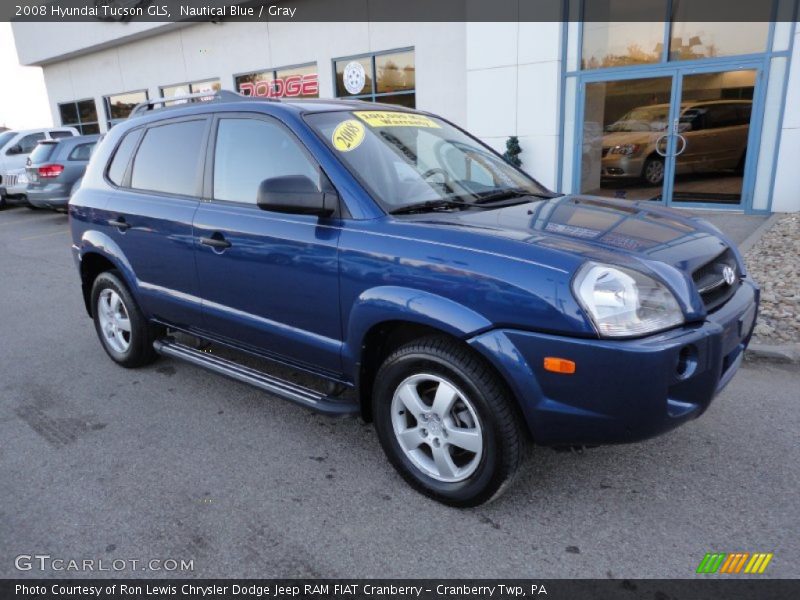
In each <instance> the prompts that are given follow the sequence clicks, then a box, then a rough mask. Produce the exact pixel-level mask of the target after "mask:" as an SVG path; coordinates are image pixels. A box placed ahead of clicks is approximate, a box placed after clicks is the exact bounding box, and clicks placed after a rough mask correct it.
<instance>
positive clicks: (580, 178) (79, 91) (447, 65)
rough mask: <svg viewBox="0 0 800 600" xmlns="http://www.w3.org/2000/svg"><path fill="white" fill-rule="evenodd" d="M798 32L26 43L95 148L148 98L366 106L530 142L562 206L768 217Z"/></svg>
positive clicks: (155, 37) (81, 32)
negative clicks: (620, 204)
mask: <svg viewBox="0 0 800 600" xmlns="http://www.w3.org/2000/svg"><path fill="white" fill-rule="evenodd" d="M657 3H658V2H656V4H657ZM612 4H613V3H612ZM651 4H652V2H651ZM663 4H664V5H665V7H666V6H667V5H668V4H669V2H668V0H663ZM782 4H783V3H782V2H780V0H779V1H778V2H777V5H776V9H775V10H776V11H780V10H782V8H781V6H782ZM787 4H794V3H793V2H791V0H790V2H789V3H787ZM665 14H667V12H666V10H665ZM776 14H777V13H776ZM796 18H797V17H796V15H794V14H792V16H791V19H794V20H790V19H781V20H778V21H774V22H755V23H752V22H751V23H736V22H718V23H716V22H692V21H691V20H690V19H689V18H688V17H686V18H684V19H680V18H675V20H674V21H672V22H670V21H660V22H615V21H614V20H613V14H612V15H611V18H609V20H608V21H599V20H586V21H577V20H576V21H572V22H566V21H565V22H491V23H488V22H435V23H431V22H420V23H416V22H415V23H398V22H345V23H320V22H234V21H226V20H224V19H223V20H221V21H219V22H203V23H153V22H138V21H133V22H102V21H94V22H83V23H20V22H18V23H14V24H13V31H14V36H15V41H16V47H17V52H18V55H19V60H20V63H21V64H24V65H38V66H41V67H42V69H43V71H44V78H45V83H46V86H47V93H48V96H49V101H50V106H51V110H52V114H53V120H54V122H55V124H57V125H72V126H75V127H77V128H78V129H79V130H80V131H82V132H84V133H91V132H104V131H107V130H108V129H109V128H110V127H112V126H113V125H114V124H115V123H117V122H118V121H119V120H120V119H124V118H126V117H127V114H128V112H129V111H130V109H131V108H132V107H133V106H134V105H135V104H136V103H138V102H141V101H144V100H147V99H154V98H157V97H160V96H179V95H183V94H187V93H198V92H209V93H210V92H211V91H213V90H216V89H220V88H222V89H228V90H235V91H238V92H240V93H243V94H247V95H255V96H268V97H283V98H287V97H288V98H297V97H321V98H336V97H340V98H341V97H345V98H360V99H363V100H367V101H377V102H385V103H390V104H397V105H402V106H407V107H415V108H417V109H420V110H425V111H431V112H434V113H437V114H440V115H442V116H444V117H446V118H447V119H449V120H451V121H453V122H455V123H456V124H458V125H460V126H462V127H464V128H466V129H467V130H469V131H470V132H471V133H473V134H474V135H476V136H478V137H479V138H481V139H482V140H483V141H485V142H486V143H487V144H489V145H491V146H492V147H494V148H496V149H498V150H499V151H501V152H502V151H505V149H506V142H507V141H508V139H509V137H510V136H517V137H518V138H519V144H520V146H521V148H522V154H521V155H520V159H521V160H522V163H523V168H524V169H525V170H526V171H528V172H529V173H530V174H531V175H533V176H534V177H535V178H537V179H538V180H539V181H541V182H542V183H544V184H545V185H547V186H548V187H550V188H552V189H555V190H557V191H561V192H585V193H591V194H597V195H603V196H610V197H616V198H624V199H631V200H641V199H647V200H653V201H657V202H662V203H665V204H667V205H671V206H678V207H695V208H712V209H726V210H737V211H743V212H746V213H767V212H783V211H798V210H800V158H798V157H800V26H799V25H800V24H798V23H797V21H796Z"/></svg>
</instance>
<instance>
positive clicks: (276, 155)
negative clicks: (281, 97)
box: [214, 119, 319, 203]
mask: <svg viewBox="0 0 800 600" xmlns="http://www.w3.org/2000/svg"><path fill="white" fill-rule="evenodd" d="M282 175H305V176H306V177H308V178H309V179H311V180H312V181H313V182H314V183H315V184H317V185H319V171H318V170H317V168H316V166H315V165H314V164H313V163H312V162H311V160H310V159H309V157H308V156H307V155H306V153H305V152H304V151H303V150H302V149H301V147H300V145H299V143H298V142H297V140H296V139H294V137H293V136H292V134H291V133H289V132H288V131H286V130H285V129H284V128H283V127H282V126H280V125H278V124H277V123H273V122H270V121H262V120H256V119H222V120H221V121H220V122H219V127H218V129H217V145H216V149H215V152H214V198H218V199H220V200H233V201H237V202H252V203H255V201H256V192H257V191H258V186H259V184H260V183H261V182H262V181H263V180H265V179H269V178H270V177H280V176H282Z"/></svg>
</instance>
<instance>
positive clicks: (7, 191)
mask: <svg viewBox="0 0 800 600" xmlns="http://www.w3.org/2000/svg"><path fill="white" fill-rule="evenodd" d="M73 135H78V130H77V129H75V128H74V127H48V128H45V129H25V130H20V131H3V132H2V133H0V207H3V206H5V204H6V199H9V200H10V199H20V198H24V197H25V189H26V188H27V186H28V178H27V176H26V175H25V165H26V163H27V161H28V155H29V154H30V153H31V152H32V151H33V149H34V148H35V147H36V144H38V143H39V142H40V141H42V140H54V139H58V138H62V137H70V136H73Z"/></svg>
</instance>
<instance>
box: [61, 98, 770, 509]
mask: <svg viewBox="0 0 800 600" xmlns="http://www.w3.org/2000/svg"><path fill="white" fill-rule="evenodd" d="M69 213H70V222H71V228H72V242H73V246H72V248H73V252H74V255H75V258H76V261H77V264H78V268H79V271H80V277H81V282H82V287H83V296H84V298H85V302H86V309H87V311H88V312H89V314H90V315H91V317H92V318H93V319H94V324H95V328H96V330H97V334H98V336H99V338H100V341H101V343H102V345H103V347H104V349H105V351H106V352H107V353H108V355H109V356H110V357H111V358H112V359H113V360H114V361H116V362H117V363H119V364H120V365H122V366H124V367H138V366H142V365H145V364H148V363H149V362H151V361H152V360H154V359H155V358H156V357H157V356H158V355H159V354H164V355H168V356H171V357H174V358H178V359H183V360H186V361H188V362H190V363H193V364H195V365H198V366H200V367H203V368H206V369H209V370H211V371H215V372H217V373H220V374H224V375H227V376H229V377H232V378H234V379H237V380H240V381H243V382H246V383H249V384H251V385H254V386H257V387H259V388H261V389H263V390H266V391H268V392H270V393H272V394H273V395H277V396H280V397H282V398H285V399H288V400H290V401H294V402H296V403H299V404H301V405H303V406H306V407H308V408H310V409H312V410H315V411H319V412H322V413H327V414H329V415H360V416H362V417H363V418H364V419H366V420H368V421H369V420H371V421H373V422H374V424H375V427H376V430H377V433H378V438H379V439H380V443H381V445H382V446H383V449H384V451H385V453H386V455H387V457H388V459H389V461H390V462H391V463H392V465H394V467H395V468H396V469H397V470H398V472H399V473H400V474H401V475H402V476H403V477H404V478H405V479H406V480H407V481H408V482H409V483H410V484H411V485H413V486H414V487H415V488H416V489H418V490H420V491H422V492H424V493H425V494H428V495H429V496H432V497H434V498H436V499H438V500H440V501H442V502H445V503H448V504H452V505H457V506H470V505H476V504H480V503H482V502H485V501H487V500H490V499H492V498H494V497H495V496H497V495H498V494H499V493H500V492H501V491H502V490H503V489H504V488H505V487H506V484H507V483H508V482H510V481H511V479H512V477H513V475H514V473H515V471H516V470H517V468H518V466H519V464H520V461H521V459H522V455H523V449H524V446H525V445H526V444H528V443H529V442H530V441H531V440H532V441H533V442H534V443H536V444H539V445H545V446H573V445H597V444H606V443H620V442H633V441H636V440H642V439H645V438H648V437H651V436H655V435H658V434H661V433H664V432H666V431H669V430H670V429H673V428H674V427H677V426H678V425H681V424H682V423H685V422H687V421H688V420H690V419H693V418H695V417H697V416H699V415H700V414H702V413H703V412H704V411H705V410H706V408H708V406H709V404H710V402H711V400H712V398H714V396H715V395H716V394H717V393H718V392H719V391H720V390H721V389H722V388H723V387H724V386H725V385H726V384H727V383H728V382H729V381H730V380H731V378H732V377H733V375H734V374H735V372H736V370H737V368H738V366H739V364H740V362H741V360H742V356H743V352H744V349H745V347H746V345H747V343H748V342H749V339H750V335H751V332H752V329H753V325H754V322H755V317H756V310H757V304H758V288H757V286H756V285H755V284H754V283H753V282H752V281H751V280H750V279H749V278H748V277H747V274H746V273H745V269H744V265H743V263H742V259H741V256H740V255H739V253H738V251H737V249H736V248H735V247H734V246H733V245H732V243H731V242H730V241H729V240H727V239H726V238H725V237H724V236H723V235H722V234H721V233H720V232H719V231H718V230H717V229H716V228H714V227H713V226H712V225H710V224H708V223H706V222H705V221H703V220H701V219H697V218H694V217H692V216H690V215H688V214H685V213H680V212H677V211H672V210H669V209H666V208H663V207H660V206H658V205H654V204H648V203H644V202H628V201H624V200H610V199H602V198H595V197H588V196H577V195H567V196H563V195H557V194H554V193H552V192H550V191H548V190H547V189H545V188H544V187H543V186H542V185H540V184H539V183H537V182H536V181H535V180H533V179H532V178H531V177H530V176H528V175H526V174H525V173H524V172H522V171H521V170H519V169H517V168H515V167H513V166H511V165H509V164H507V163H506V162H505V161H504V160H503V159H502V158H501V157H500V156H499V155H498V154H497V153H495V152H494V151H493V150H491V149H490V148H488V147H487V146H485V145H484V144H483V143H481V142H479V141H478V140H476V139H475V138H473V137H471V136H469V135H468V134H466V133H465V132H464V131H462V130H460V129H459V128H457V127H455V126H454V125H452V124H450V123H448V122H447V121H445V120H444V119H441V118H439V117H436V116H434V115H431V114H427V113H422V112H417V111H412V110H408V109H405V108H402V107H397V106H388V105H380V104H369V103H362V102H355V101H333V100H330V101H327V100H320V101H296V102H281V101H264V100H250V99H247V98H244V97H241V96H238V95H236V94H232V93H230V92H222V93H219V94H217V95H216V97H215V98H214V99H213V100H211V101H207V102H194V103H185V104H176V105H172V106H167V107H163V108H160V103H159V101H150V102H149V103H148V104H145V105H142V106H140V107H137V109H135V111H134V113H133V114H132V116H131V118H129V119H128V120H127V121H125V122H123V123H121V124H119V125H117V126H115V127H114V128H113V129H111V131H110V132H109V133H108V134H107V135H106V136H105V139H104V140H103V141H102V142H101V143H100V144H99V146H98V148H97V149H96V151H95V154H94V155H93V157H92V159H91V162H90V164H89V167H88V170H87V172H86V175H85V178H84V180H83V184H82V186H81V188H80V190H79V191H78V192H77V193H76V194H75V196H74V197H73V199H72V200H71V201H70V205H69ZM265 361H272V362H275V363H279V364H281V365H283V366H285V367H289V368H288V369H282V371H286V372H287V373H289V374H287V375H286V376H281V377H278V376H276V375H274V373H275V372H276V370H275V369H263V368H256V366H253V365H254V362H258V363H259V364H260V363H261V362H265ZM278 371H281V369H278ZM295 372H302V373H305V374H306V375H307V377H305V378H303V380H302V383H300V382H298V381H296V378H293V377H292V373H295ZM309 381H313V382H314V383H309ZM277 451H278V450H277V449H276V452H277Z"/></svg>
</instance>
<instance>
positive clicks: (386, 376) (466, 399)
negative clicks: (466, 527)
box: [372, 337, 524, 507]
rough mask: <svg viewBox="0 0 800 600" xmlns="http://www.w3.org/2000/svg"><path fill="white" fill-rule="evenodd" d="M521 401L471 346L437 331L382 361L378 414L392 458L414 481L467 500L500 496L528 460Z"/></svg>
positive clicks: (457, 501)
mask: <svg viewBox="0 0 800 600" xmlns="http://www.w3.org/2000/svg"><path fill="white" fill-rule="evenodd" d="M414 392H416V393H414ZM438 392H442V393H441V401H442V402H441V403H440V406H439V408H438V409H437V407H436V405H435V404H434V402H433V400H434V399H436V400H437V401H438V400H439V399H440V398H439V394H438ZM448 398H449V399H450V402H446V400H447V399H448ZM418 401H421V402H422V404H419V403H418ZM513 402H514V400H513V398H512V397H511V394H510V392H509V391H508V389H507V388H506V386H505V384H504V383H503V382H502V380H500V379H499V377H498V376H497V375H496V374H495V373H494V371H493V370H492V369H491V368H490V367H489V366H488V365H487V364H486V363H485V362H484V361H483V359H481V358H480V357H479V356H477V355H476V354H474V353H473V352H472V351H471V350H470V349H469V348H465V347H463V346H462V345H460V344H459V343H457V342H456V341H454V340H451V339H449V338H446V337H429V338H423V339H421V340H416V341H414V342H411V343H409V344H407V345H405V346H402V347H401V348H399V349H398V350H396V351H395V352H394V353H392V354H391V355H390V356H389V357H388V358H387V359H386V360H385V361H384V363H383V365H381V367H380V369H379V370H378V373H377V375H376V377H375V386H374V388H373V395H372V411H373V412H372V414H373V415H374V419H375V429H376V430H377V433H378V439H379V440H380V443H381V446H382V447H383V450H384V452H385V453H386V456H387V458H388V459H389V462H390V463H391V464H392V465H393V466H394V468H395V469H397V471H398V472H399V473H400V475H402V476H403V478H404V479H405V480H406V481H407V482H408V483H409V484H411V486H412V487H414V488H415V489H416V490H418V491H419V492H421V493H423V494H425V495H427V496H430V497H431V498H434V499H435V500H438V501H440V502H443V503H444V504H449V505H451V506H458V507H467V506H477V505H479V504H483V503H484V502H488V501H491V500H493V499H495V498H496V497H498V496H499V495H500V494H501V493H502V492H503V491H504V490H505V489H506V488H507V486H508V485H509V484H510V483H511V481H512V480H513V478H514V475H515V474H516V471H517V469H518V467H519V465H520V463H521V461H522V456H523V451H524V448H523V444H524V435H523V432H522V429H521V426H520V419H519V418H518V416H517V412H516V409H515V406H514V404H513ZM409 407H411V408H409ZM442 409H444V410H442ZM414 414H416V415H417V416H414ZM461 444H463V446H462V445H461ZM435 457H436V458H438V462H437V461H436V460H435ZM447 457H449V460H448V458H447Z"/></svg>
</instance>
